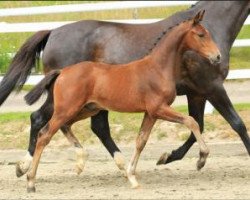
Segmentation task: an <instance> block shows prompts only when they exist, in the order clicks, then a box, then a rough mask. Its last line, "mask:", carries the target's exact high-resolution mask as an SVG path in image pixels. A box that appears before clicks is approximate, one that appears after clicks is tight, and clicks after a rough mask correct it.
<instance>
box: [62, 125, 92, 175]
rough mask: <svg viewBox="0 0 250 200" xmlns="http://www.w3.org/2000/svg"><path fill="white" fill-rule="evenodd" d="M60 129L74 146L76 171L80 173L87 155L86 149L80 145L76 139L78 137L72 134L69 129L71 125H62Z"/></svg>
mask: <svg viewBox="0 0 250 200" xmlns="http://www.w3.org/2000/svg"><path fill="white" fill-rule="evenodd" d="M61 130H62V132H63V134H64V135H65V136H66V138H67V139H68V141H69V142H70V143H71V144H72V145H74V147H75V151H76V172H77V174H78V175H79V174H81V173H82V171H83V169H84V166H85V163H86V160H87V157H88V153H87V151H86V150H85V149H84V148H83V147H82V145H81V144H80V142H79V141H78V139H77V138H76V137H75V136H74V134H73V132H72V130H71V126H66V125H65V126H63V127H61Z"/></svg>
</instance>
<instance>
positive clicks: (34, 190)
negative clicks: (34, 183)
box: [27, 187, 36, 193]
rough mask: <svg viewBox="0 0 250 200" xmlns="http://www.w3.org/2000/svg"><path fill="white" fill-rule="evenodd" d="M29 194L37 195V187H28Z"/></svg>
mask: <svg viewBox="0 0 250 200" xmlns="http://www.w3.org/2000/svg"><path fill="white" fill-rule="evenodd" d="M27 192H28V193H35V192H36V188H35V187H28V188H27Z"/></svg>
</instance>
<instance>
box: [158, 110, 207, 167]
mask: <svg viewBox="0 0 250 200" xmlns="http://www.w3.org/2000/svg"><path fill="white" fill-rule="evenodd" d="M156 116H157V117H159V118H160V119H164V120H167V121H170V122H176V123H180V124H184V125H185V126H186V127H187V128H188V129H189V130H191V131H192V132H193V134H194V137H195V138H196V140H197V142H198V145H199V147H200V158H199V160H198V162H197V169H198V170H200V169H201V168H202V167H203V166H204V165H205V163H206V158H207V156H208V154H209V149H208V147H207V145H206V144H205V142H204V140H203V139H202V137H201V132H200V127H199V125H198V123H197V122H196V121H195V120H194V118H193V117H191V116H185V115H183V114H181V113H178V112H176V111H175V110H173V109H172V108H170V107H169V106H163V107H162V108H160V109H159V110H158V111H157V114H156Z"/></svg>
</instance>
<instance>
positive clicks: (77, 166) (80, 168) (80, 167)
mask: <svg viewBox="0 0 250 200" xmlns="http://www.w3.org/2000/svg"><path fill="white" fill-rule="evenodd" d="M83 170H84V164H77V165H76V173H77V175H80V174H81V173H82V172H83Z"/></svg>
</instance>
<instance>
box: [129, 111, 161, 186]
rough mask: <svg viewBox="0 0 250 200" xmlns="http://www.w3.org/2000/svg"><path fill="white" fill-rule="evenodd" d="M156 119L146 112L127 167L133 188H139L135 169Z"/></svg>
mask: <svg viewBox="0 0 250 200" xmlns="http://www.w3.org/2000/svg"><path fill="white" fill-rule="evenodd" d="M155 121H156V119H155V118H151V117H150V116H149V115H148V114H147V113H145V115H144V119H143V122H142V125H141V128H140V132H139V135H138V136H137V139H136V148H135V151H134V154H133V156H132V158H131V161H130V163H129V165H128V169H127V176H128V180H129V181H130V183H131V184H132V188H137V187H138V186H139V184H138V182H137V180H136V177H135V169H136V166H137V163H138V160H139V157H140V154H141V152H142V150H143V148H144V147H145V145H146V143H147V141H148V138H149V135H150V132H151V130H152V128H153V126H154V124H155Z"/></svg>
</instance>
